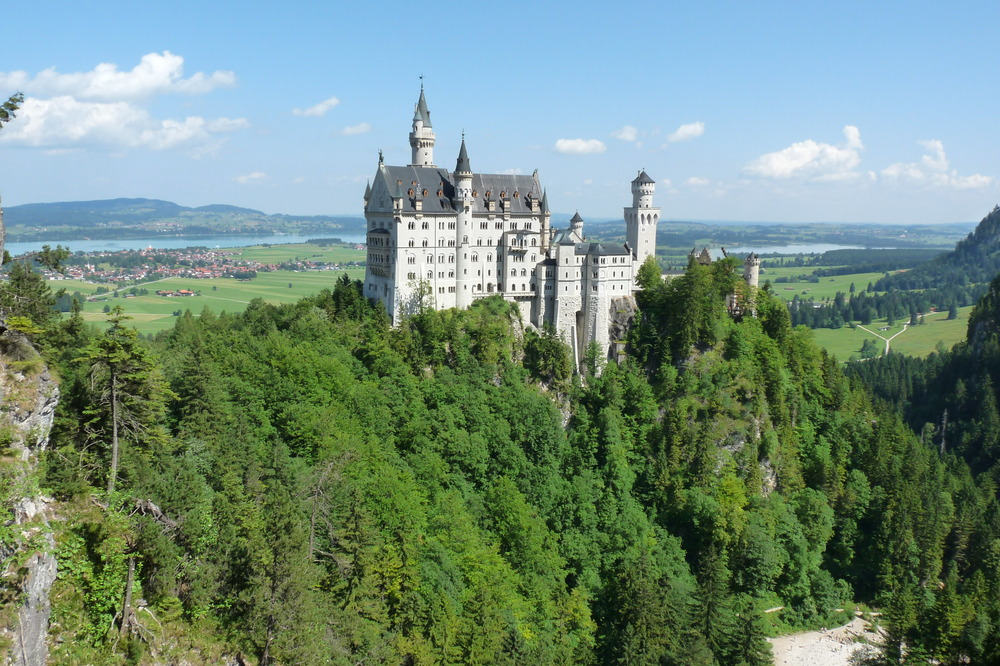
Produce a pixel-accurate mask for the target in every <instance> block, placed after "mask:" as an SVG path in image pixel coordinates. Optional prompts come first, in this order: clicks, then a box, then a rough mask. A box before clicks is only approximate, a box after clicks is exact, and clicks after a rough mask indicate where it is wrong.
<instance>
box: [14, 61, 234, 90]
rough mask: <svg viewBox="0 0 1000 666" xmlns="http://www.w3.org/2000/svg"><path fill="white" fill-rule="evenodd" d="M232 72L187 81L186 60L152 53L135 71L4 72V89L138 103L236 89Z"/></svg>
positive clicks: (102, 67) (108, 66)
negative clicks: (153, 98) (157, 97)
mask: <svg viewBox="0 0 1000 666" xmlns="http://www.w3.org/2000/svg"><path fill="white" fill-rule="evenodd" d="M235 83H236V75H235V74H233V72H230V71H222V70H219V71H215V72H212V73H211V74H205V73H204V72H197V73H195V74H193V75H191V76H189V77H187V78H184V58H182V57H181V56H179V55H175V54H173V53H171V52H170V51H164V52H163V53H148V54H146V55H144V56H142V59H141V60H140V61H139V64H138V65H136V66H135V67H133V68H132V69H131V70H128V71H122V70H120V69H118V66H117V65H115V64H113V63H107V62H103V63H101V64H99V65H97V67H95V68H94V69H92V70H91V71H89V72H72V73H68V74H60V73H59V72H58V71H56V69H55V68H54V67H51V68H49V69H46V70H43V71H41V72H39V73H38V74H37V75H35V76H33V77H32V76H30V75H29V74H28V73H27V72H23V71H13V72H0V89H9V90H23V91H24V92H25V94H28V95H31V96H41V97H60V96H68V97H73V98H74V99H79V100H98V101H120V100H137V99H142V98H146V97H151V96H153V95H163V94H168V93H177V94H186V95H200V94H204V93H207V92H211V91H212V90H215V89H216V88H220V87H229V86H233V85H235Z"/></svg>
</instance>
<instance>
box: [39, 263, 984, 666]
mask: <svg viewBox="0 0 1000 666" xmlns="http://www.w3.org/2000/svg"><path fill="white" fill-rule="evenodd" d="M735 268H736V267H735V265H734V263H733V262H732V260H725V261H720V262H716V263H714V264H713V265H711V266H700V265H697V264H695V263H692V265H690V266H689V268H688V272H687V274H686V275H685V276H683V277H680V278H677V279H675V280H673V281H671V282H669V283H663V282H661V281H660V279H659V275H658V271H657V270H656V269H655V268H653V267H652V266H651V265H650V266H646V267H644V269H643V273H642V278H641V280H642V281H643V284H644V286H645V291H644V292H643V293H642V295H641V300H640V306H641V308H642V317H641V322H639V323H638V324H637V326H636V327H635V329H634V331H633V339H632V340H631V341H630V349H631V350H632V351H631V360H629V361H627V362H625V363H624V364H622V365H621V366H618V365H615V364H605V363H604V362H603V361H602V359H601V354H600V353H599V352H598V350H596V349H592V350H591V353H590V354H588V357H587V359H586V368H585V369H584V370H583V371H582V372H581V373H580V374H575V373H573V372H572V368H571V363H570V360H569V355H568V351H567V348H566V347H565V346H564V345H563V344H562V343H561V342H560V341H559V340H558V339H557V338H556V337H555V336H554V334H553V333H551V332H542V333H541V334H536V333H534V332H533V331H524V330H523V329H522V327H521V324H520V320H519V318H518V317H516V316H515V313H516V311H515V310H513V309H512V306H511V305H510V304H507V303H505V302H504V301H502V300H501V299H499V298H491V299H486V300H482V301H479V302H477V303H476V304H475V305H474V306H473V307H472V308H471V309H470V310H468V311H464V312H458V311H453V310H449V311H443V312H435V311H426V312H422V313H420V314H417V315H415V316H412V317H411V318H410V319H409V320H407V321H406V322H405V323H404V324H403V325H402V326H400V327H399V328H397V329H391V328H390V327H389V325H388V321H387V319H386V317H385V315H384V313H383V312H382V311H381V310H380V309H377V308H374V307H372V306H371V305H370V304H369V303H368V302H367V301H365V299H364V298H363V297H362V296H361V288H360V284H359V283H352V282H350V281H349V280H347V279H346V278H345V279H343V280H341V281H339V282H338V283H337V285H336V288H335V289H333V290H330V291H325V292H323V293H321V294H319V295H317V296H315V297H313V298H308V299H304V300H302V301H300V302H298V303H296V304H294V305H288V306H280V307H276V306H270V305H265V304H263V303H260V302H256V303H254V304H252V305H251V307H250V308H248V310H247V311H246V312H245V313H243V314H241V315H219V316H216V315H213V314H212V313H210V312H207V311H206V312H203V313H201V314H200V316H195V315H192V314H191V313H187V314H185V315H184V316H182V317H180V318H179V319H178V321H177V324H176V326H175V328H174V329H173V330H172V331H171V332H169V333H168V334H166V335H163V336H161V337H160V338H158V339H156V340H153V341H146V340H141V339H139V338H138V336H137V335H136V334H135V332H134V331H133V330H131V329H130V328H129V327H128V322H127V320H125V319H124V318H123V316H122V315H121V314H120V312H112V313H111V320H110V323H109V327H108V329H107V330H106V331H100V332H93V331H89V330H87V329H86V328H85V327H84V326H83V325H82V322H81V320H80V319H79V317H77V316H73V317H70V318H68V319H66V320H65V321H63V322H50V323H49V325H48V326H47V328H46V330H45V331H35V332H34V334H33V335H34V337H35V340H36V343H37V344H38V345H40V346H41V347H42V348H43V349H44V350H46V356H47V358H48V359H49V361H50V363H51V364H52V366H53V367H54V368H58V373H59V375H60V376H61V379H62V394H63V400H62V402H61V404H60V408H59V413H58V421H57V424H56V429H55V433H54V437H53V442H52V446H51V448H50V453H49V455H48V457H47V460H46V463H47V464H46V472H45V477H44V478H43V479H41V480H40V483H41V485H42V486H43V487H44V488H46V489H47V490H48V491H49V492H51V493H52V494H53V495H54V496H55V497H56V498H57V499H58V500H59V501H60V513H61V514H62V515H63V516H64V517H65V518H66V521H65V522H64V523H63V524H62V526H61V528H59V531H58V533H57V535H56V538H57V556H58V559H59V579H58V580H57V582H56V584H55V587H54V588H53V604H54V609H53V612H54V615H53V622H54V624H53V632H54V634H55V635H56V636H57V637H58V642H57V643H56V644H55V645H54V646H53V650H52V659H53V661H55V662H56V663H92V664H100V663H109V664H110V663H120V662H121V660H122V658H123V657H122V656H123V655H124V656H126V657H127V658H128V659H129V660H130V661H131V662H132V663H167V662H168V661H169V660H171V659H182V658H183V659H188V660H193V661H195V662H198V661H202V662H213V661H222V660H223V658H224V657H225V658H226V659H229V658H230V657H231V656H232V655H235V654H237V653H239V654H241V655H242V658H243V659H244V660H245V663H260V664H272V663H282V664H319V663H332V664H354V663H362V662H364V663H399V664H431V663H455V664H477V663H478V664H536V663H537V664H570V663H581V664H598V663H600V664H616V663H617V664H684V665H698V664H713V663H717V664H748V665H750V664H769V663H771V656H770V651H769V648H768V645H767V643H766V642H765V641H764V640H763V638H764V635H765V633H767V632H769V631H775V630H791V629H794V628H801V627H820V626H831V625H832V624H833V623H836V622H838V621H839V620H841V619H843V618H844V617H845V616H846V615H848V614H850V613H851V612H852V610H853V608H854V604H855V603H856V602H862V603H866V604H870V605H873V606H877V607H878V608H879V609H880V610H881V611H882V612H883V614H884V615H883V620H884V621H885V622H886V624H887V626H888V628H889V647H888V649H887V655H886V659H887V661H888V660H891V659H896V661H895V662H891V663H898V658H899V656H900V654H901V653H902V646H903V644H904V641H905V642H906V644H908V645H909V646H910V647H909V652H908V654H909V655H911V657H912V655H925V654H926V655H932V656H934V657H935V658H938V659H940V660H941V662H942V663H961V660H962V659H965V658H971V659H972V660H973V661H974V662H975V663H987V662H989V661H991V660H993V661H995V660H997V659H1000V652H998V649H1000V648H998V645H1000V643H998V636H1000V634H998V631H1000V624H998V623H997V599H1000V579H998V568H997V566H996V564H997V562H998V558H1000V540H998V537H1000V512H998V510H997V509H998V507H997V501H996V492H995V484H991V483H990V482H988V481H985V480H983V477H978V478H977V477H975V476H973V473H972V472H970V470H969V468H968V466H967V465H966V463H965V462H964V460H963V459H961V458H959V457H957V456H955V455H952V454H951V453H950V450H949V451H947V452H946V453H945V454H944V455H941V454H940V453H939V447H938V445H937V442H936V440H932V439H931V438H928V437H926V436H925V437H924V438H923V439H921V437H918V436H916V435H914V434H913V432H912V431H911V430H910V429H909V428H908V427H907V426H906V423H905V422H904V420H903V418H902V417H901V416H897V415H895V413H894V412H893V411H892V410H889V409H886V408H884V407H877V406H876V405H875V404H874V403H873V402H872V400H871V399H870V398H869V397H868V394H867V393H866V392H865V390H864V389H863V388H862V387H861V385H860V383H859V384H852V383H851V382H849V381H848V380H847V379H846V378H845V376H844V375H843V374H842V373H841V371H840V370H839V369H838V368H837V366H836V364H835V362H834V361H833V360H832V359H830V358H828V357H827V356H826V354H825V353H824V352H823V351H821V350H820V349H819V348H817V347H816V346H815V345H814V344H813V342H812V340H811V337H810V336H811V333H810V332H809V331H808V330H806V329H803V328H800V329H792V328H791V326H790V323H789V315H788V311H787V309H786V308H785V306H784V305H783V304H782V303H780V302H779V301H777V300H776V299H773V298H772V297H771V295H770V294H769V293H767V291H766V290H762V291H760V292H756V293H755V292H753V291H750V290H743V288H742V287H741V286H740V285H741V284H742V281H741V280H740V279H739V276H738V274H737V273H736V271H735ZM734 291H736V292H737V295H738V298H739V302H740V303H741V304H743V307H744V313H745V314H744V316H742V317H737V318H733V317H732V316H730V314H729V313H728V312H727V309H726V296H727V295H729V294H731V293H733V292H734ZM751 313H755V314H756V316H751ZM779 606H780V607H783V610H780V611H777V612H774V613H770V614H766V615H765V614H764V613H763V610H764V609H770V608H775V607H779ZM123 609H124V612H123ZM154 617H155V619H154ZM918 650H919V651H918Z"/></svg>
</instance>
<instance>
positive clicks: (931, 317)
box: [813, 305, 972, 363]
mask: <svg viewBox="0 0 1000 666" xmlns="http://www.w3.org/2000/svg"><path fill="white" fill-rule="evenodd" d="M971 312H972V306H971V305H970V306H968V307H964V308H959V309H958V317H957V318H956V319H948V313H947V312H935V313H931V314H928V315H927V316H925V317H924V323H923V324H919V325H917V326H907V327H906V330H905V331H904V330H903V323H897V324H896V325H894V326H892V327H891V328H890V329H889V330H888V331H880V330H879V329H880V328H882V327H883V326H885V320H884V319H883V320H881V321H878V320H876V321H873V322H872V324H871V326H866V327H865V328H867V329H868V330H869V331H874V332H875V333H877V334H878V335H881V336H882V337H884V338H892V341H891V342H890V343H889V348H890V349H891V350H892V351H895V352H899V353H900V354H906V355H908V356H927V355H928V354H930V353H931V352H933V351H934V350H935V349H936V348H937V346H938V345H939V344H941V345H944V347H945V348H946V349H950V348H951V347H952V345H954V344H955V343H957V342H961V341H962V340H964V339H965V331H966V328H967V327H968V325H969V313H971ZM897 333H898V335H897ZM813 336H814V338H815V340H816V343H817V344H819V345H820V346H821V347H823V348H824V349H826V350H827V352H829V353H830V354H832V355H834V356H836V357H837V360H838V361H840V362H841V363H844V362H847V361H848V360H850V359H851V357H852V356H853V357H858V356H860V352H861V345H862V343H863V342H864V341H865V339H866V338H871V339H872V340H874V341H875V342H876V344H878V345H879V349H880V350H883V349H885V341H884V340H882V339H881V338H879V337H877V336H876V335H874V334H872V333H869V332H867V331H865V330H863V329H862V328H861V327H859V326H855V327H854V328H851V327H849V326H844V327H843V328H837V329H832V328H817V329H815V330H814V331H813ZM893 336H896V337H893Z"/></svg>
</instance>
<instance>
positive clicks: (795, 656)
mask: <svg viewBox="0 0 1000 666" xmlns="http://www.w3.org/2000/svg"><path fill="white" fill-rule="evenodd" d="M866 624H867V623H866V622H865V621H864V620H863V619H861V618H860V617H857V618H854V621H852V622H850V623H849V624H845V625H844V626H842V627H836V628H835V629H827V630H826V631H804V632H802V633H799V634H791V635H789V636H779V637H777V638H769V639H768V641H770V643H771V648H772V650H773V651H774V663H775V666H849V665H850V664H851V656H852V655H854V654H855V653H858V652H863V651H865V650H871V649H872V648H871V645H870V644H871V643H874V642H876V641H877V640H878V634H876V633H874V632H871V631H866ZM858 640H865V641H867V643H864V642H862V643H859V642H856V641H858Z"/></svg>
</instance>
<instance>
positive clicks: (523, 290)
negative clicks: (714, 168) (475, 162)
mask: <svg viewBox="0 0 1000 666" xmlns="http://www.w3.org/2000/svg"><path fill="white" fill-rule="evenodd" d="M434 142H435V137H434V129H433V126H432V124H431V114H430V111H428V108H427V100H426V99H425V97H424V91H423V87H422V86H421V90H420V99H419V100H418V102H417V104H416V108H415V112H414V115H413V126H412V130H411V131H410V146H411V148H412V157H411V160H410V164H409V165H407V166H390V165H387V164H385V163H384V162H383V160H382V157H381V155H380V157H379V164H378V170H377V171H376V173H375V178H374V179H373V181H372V182H371V183H370V184H369V185H368V187H366V189H365V201H364V204H365V220H366V221H367V223H368V259H367V269H366V272H365V286H364V289H365V295H366V296H368V297H369V298H375V299H379V300H381V301H382V303H383V304H384V305H385V309H386V311H387V312H388V313H389V316H390V317H391V318H392V321H393V324H398V323H399V321H400V319H401V317H402V316H403V315H405V314H407V313H411V312H415V311H416V310H417V309H418V308H419V307H428V306H431V307H434V308H437V309H445V308H452V307H458V308H465V307H468V306H469V305H470V304H471V303H472V302H473V301H474V300H476V299H479V298H484V297H487V296H490V295H492V294H500V295H502V296H503V297H504V298H505V299H506V300H508V301H512V302H514V303H517V304H518V306H519V308H520V310H521V315H522V317H523V318H524V319H525V320H526V321H527V322H530V323H531V324H533V325H535V326H537V327H541V326H542V325H543V324H545V323H551V324H553V325H554V326H555V328H556V330H557V331H558V333H559V334H560V335H561V336H562V337H563V339H564V340H566V341H567V342H569V343H570V344H571V347H572V348H573V350H574V353H575V354H576V356H577V359H578V360H579V359H580V358H582V355H583V351H584V349H585V348H586V347H587V345H588V344H589V343H590V342H592V341H596V342H597V343H598V344H599V345H600V347H601V348H602V349H603V350H608V349H609V348H610V346H611V343H612V342H614V341H613V340H612V339H611V333H610V330H609V329H610V325H611V323H612V322H611V313H612V308H613V307H614V308H617V307H619V305H621V304H622V303H623V301H622V300H621V299H630V298H631V296H632V293H633V291H634V290H635V288H636V287H635V275H636V272H637V271H638V269H639V266H640V265H642V262H643V261H645V259H646V258H647V257H649V256H652V255H653V254H654V252H655V247H656V225H657V222H659V219H660V209H659V208H655V207H654V206H653V193H654V191H655V189H656V184H655V181H653V179H652V178H650V177H649V176H648V175H647V174H646V173H645V172H641V173H639V175H638V176H637V177H636V179H635V180H633V181H632V205H631V206H629V207H627V208H625V226H626V243H625V245H623V246H622V245H614V244H609V243H592V242H587V239H586V236H585V235H584V232H583V219H582V218H581V217H580V215H579V213H577V214H576V215H575V216H574V217H573V219H572V220H571V221H570V226H569V228H568V229H562V230H554V229H552V228H551V225H550V211H549V203H548V197H547V196H546V192H545V189H544V188H543V187H542V185H541V182H540V181H539V178H538V172H537V171H536V172H535V173H534V174H532V175H530V176H520V175H506V174H485V173H476V172H474V171H473V170H472V164H471V161H470V159H469V153H468V151H467V149H466V146H465V138H464V136H463V138H462V146H461V149H460V150H459V153H458V159H457V161H456V164H455V170H454V171H448V169H445V168H443V167H440V166H438V165H437V164H436V163H435V160H434Z"/></svg>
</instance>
